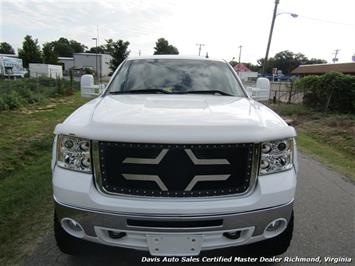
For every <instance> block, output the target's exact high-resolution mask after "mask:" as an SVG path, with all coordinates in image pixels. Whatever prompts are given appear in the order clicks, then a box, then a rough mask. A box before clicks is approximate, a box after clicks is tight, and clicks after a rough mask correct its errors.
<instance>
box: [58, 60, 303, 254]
mask: <svg viewBox="0 0 355 266" xmlns="http://www.w3.org/2000/svg"><path fill="white" fill-rule="evenodd" d="M86 77H87V75H85V77H84V79H86ZM89 82H90V77H89ZM87 84H88V82H86V86H87ZM258 84H263V88H264V89H265V85H268V88H266V89H270V84H269V81H268V80H267V79H264V78H261V79H260V80H259V82H258ZM258 89H259V90H260V88H258ZM267 95H268V94H267ZM54 133H55V138H54V145H53V159H52V171H53V194H54V195H53V196H54V201H55V214H54V231H55V237H56V241H57V244H58V247H59V248H60V250H62V251H63V252H64V253H68V254H77V253H78V252H81V251H82V248H83V246H84V245H83V243H84V241H92V242H96V243H100V244H105V245H109V246H118V247H125V248H131V249H138V250H147V251H149V252H150V254H151V255H154V256H170V255H174V256H185V255H186V256H187V255H189V256H190V255H191V256H194V255H198V254H199V253H200V251H202V250H210V249H219V248H226V247H234V246H241V245H250V244H253V245H251V246H250V248H253V247H257V249H255V250H258V251H259V252H260V253H261V254H262V255H276V254H281V253H283V252H285V251H286V250H287V248H288V246H289V244H290V241H291V238H292V231H293V201H294V195H295V189H296V176H297V149H296V143H295V140H294V138H295V136H296V132H295V129H294V128H293V127H291V126H289V125H287V124H286V122H285V121H284V120H282V119H281V118H280V117H279V116H278V115H277V114H275V113H274V112H273V111H271V110H270V109H269V108H267V107H266V106H264V105H263V104H261V103H259V102H257V101H255V100H254V99H252V98H251V97H250V96H249V94H248V93H247V91H246V90H245V89H244V87H243V85H242V83H241V81H240V79H239V78H238V76H237V74H236V73H235V72H234V70H233V69H232V68H231V67H230V66H229V64H228V63H227V62H225V61H222V60H217V59H210V58H209V59H206V58H201V57H181V56H150V57H143V56H141V57H139V58H130V59H127V60H125V61H124V62H123V63H122V64H121V65H120V66H119V68H118V69H117V70H116V71H115V73H114V74H113V77H112V79H111V81H110V83H109V84H108V86H107V88H106V89H105V91H104V92H103V93H102V94H100V95H99V96H98V97H97V98H95V99H93V100H91V101H90V102H88V103H87V104H85V105H83V106H82V107H80V108H79V109H78V110H76V111H75V112H74V113H73V114H71V115H70V116H69V117H68V118H67V119H66V120H65V121H64V122H63V123H61V124H58V125H57V126H56V128H55V131H54Z"/></svg>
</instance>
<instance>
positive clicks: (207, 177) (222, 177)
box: [185, 175, 230, 191]
mask: <svg viewBox="0 0 355 266" xmlns="http://www.w3.org/2000/svg"><path fill="white" fill-rule="evenodd" d="M229 177H230V175H195V176H194V178H192V180H191V181H190V183H189V184H188V185H187V187H186V188H185V191H191V189H193V188H194V186H195V185H196V183H197V182H202V181H224V180H227V179H228V178H229Z"/></svg>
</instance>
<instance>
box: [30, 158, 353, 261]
mask: <svg viewBox="0 0 355 266" xmlns="http://www.w3.org/2000/svg"><path fill="white" fill-rule="evenodd" d="M299 163H300V174H299V180H298V190H297V196H296V201H295V231H294V237H293V240H292V244H291V247H290V248H289V250H288V251H287V253H285V254H284V255H283V256H282V257H285V256H288V257H293V258H294V257H296V256H298V257H317V256H320V257H321V259H322V260H323V262H324V257H327V256H330V257H335V258H338V257H352V259H353V261H354V258H355V256H354V255H355V254H354V253H355V235H354V232H355V189H354V188H355V187H354V185H353V184H352V183H350V182H349V181H347V179H346V178H344V177H343V176H341V175H340V174H338V173H336V172H334V171H332V170H329V169H328V168H327V167H325V166H323V165H321V164H320V163H319V162H317V161H315V160H313V159H311V158H309V157H308V156H306V155H303V154H300V156H299ZM243 255H244V256H245V255H246V253H245V251H244V250H243V249H225V250H217V251H210V252H203V253H202V254H201V257H203V256H207V257H215V256H217V257H218V256H224V257H229V256H243ZM142 257H149V254H148V253H145V252H138V251H129V250H124V249H119V248H108V247H101V246H95V247H93V248H92V250H90V252H88V254H87V255H85V256H80V257H71V256H67V255H64V254H62V253H61V252H60V251H59V250H58V249H57V247H56V245H55V240H54V236H53V234H52V232H49V233H48V234H47V235H46V236H45V237H44V238H43V239H42V242H41V243H40V244H39V245H38V247H37V248H36V249H35V251H34V253H33V254H32V256H30V257H28V258H26V259H25V261H24V265H36V266H37V265H120V266H125V265H140V264H145V265H152V263H141V260H142ZM173 264H174V265H177V264H178V263H173ZM284 264H287V263H276V265H284ZM300 264H301V263H295V264H294V265H300ZM184 265H188V263H184ZM193 265H206V263H203V264H202V263H193ZM208 265H228V263H221V264H218V263H214V264H212V263H208ZM269 265H274V264H272V263H270V264H269Z"/></svg>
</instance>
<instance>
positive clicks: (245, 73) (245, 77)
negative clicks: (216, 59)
mask: <svg viewBox="0 0 355 266" xmlns="http://www.w3.org/2000/svg"><path fill="white" fill-rule="evenodd" d="M233 68H234V70H235V72H237V73H238V76H239V78H240V79H241V80H242V81H252V80H255V79H256V78H257V77H258V72H254V71H251V70H250V69H249V68H248V67H247V66H246V65H244V64H236V65H235V66H234V67H233Z"/></svg>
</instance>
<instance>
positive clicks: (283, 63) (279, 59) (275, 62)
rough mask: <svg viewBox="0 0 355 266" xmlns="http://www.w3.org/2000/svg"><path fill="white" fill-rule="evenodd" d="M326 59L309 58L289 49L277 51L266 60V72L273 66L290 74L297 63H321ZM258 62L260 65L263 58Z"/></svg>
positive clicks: (269, 71)
mask: <svg viewBox="0 0 355 266" xmlns="http://www.w3.org/2000/svg"><path fill="white" fill-rule="evenodd" d="M326 62H327V61H325V60H322V59H316V58H312V59H311V60H309V59H308V58H307V57H306V56H305V55H304V54H302V53H297V54H295V53H293V52H291V51H288V50H285V51H281V52H278V53H277V54H275V56H274V57H270V58H269V59H268V62H267V67H266V73H271V72H272V69H273V68H277V69H278V70H281V71H282V73H283V74H290V73H291V71H292V70H294V69H295V68H296V67H298V66H299V65H307V64H321V63H326ZM258 64H259V65H260V66H261V67H262V66H263V64H264V59H259V60H258Z"/></svg>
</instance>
